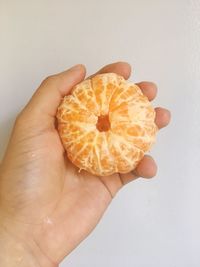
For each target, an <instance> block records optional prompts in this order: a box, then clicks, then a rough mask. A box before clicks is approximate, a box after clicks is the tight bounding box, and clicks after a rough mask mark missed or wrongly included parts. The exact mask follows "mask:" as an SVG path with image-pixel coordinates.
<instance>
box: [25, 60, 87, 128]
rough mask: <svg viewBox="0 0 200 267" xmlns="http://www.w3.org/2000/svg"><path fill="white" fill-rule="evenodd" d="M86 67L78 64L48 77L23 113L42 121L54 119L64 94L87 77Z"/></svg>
mask: <svg viewBox="0 0 200 267" xmlns="http://www.w3.org/2000/svg"><path fill="white" fill-rule="evenodd" d="M85 73H86V70H85V67H84V66H83V65H76V66H74V67H72V68H71V69H69V70H67V71H64V72H61V73H59V74H55V75H52V76H49V77H48V78H46V79H45V80H44V81H43V82H42V83H41V85H40V86H39V88H38V89H37V90H36V92H35V93H34V95H33V96H32V98H31V100H30V101H29V103H28V104H27V106H26V107H25V109H24V111H23V112H22V113H25V115H26V116H30V117H31V118H33V117H34V118H37V119H38V120H39V122H40V124H41V123H42V121H45V120H46V121H47V122H50V120H51V121H54V119H55V115H56V112H57V107H58V105H59V103H60V101H61V99H62V97H63V96H64V95H66V94H67V93H69V91H70V90H71V88H72V87H73V86H74V85H76V84H77V83H79V82H81V81H82V80H83V79H84V77H85Z"/></svg>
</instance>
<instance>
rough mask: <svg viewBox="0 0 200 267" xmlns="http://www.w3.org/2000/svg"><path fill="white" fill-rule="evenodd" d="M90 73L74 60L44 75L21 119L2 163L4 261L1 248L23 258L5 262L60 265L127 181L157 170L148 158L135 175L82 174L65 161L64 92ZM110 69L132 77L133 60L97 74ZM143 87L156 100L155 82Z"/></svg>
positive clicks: (160, 121)
mask: <svg viewBox="0 0 200 267" xmlns="http://www.w3.org/2000/svg"><path fill="white" fill-rule="evenodd" d="M85 72H86V71H85V68H84V66H82V65H77V66H76V67H74V68H72V69H70V70H68V71H65V72H63V73H60V74H56V75H53V76H50V77H48V78H47V79H45V80H44V81H43V82H42V84H41V85H40V87H39V88H38V89H37V91H36V92H35V94H34V95H33V97H32V98H31V100H30V102H29V103H28V104H27V105H26V107H25V108H24V109H23V110H22V112H21V113H20V114H19V115H18V117H17V119H16V122H15V126H14V128H13V132H12V136H11V138H10V142H9V144H8V148H7V151H6V153H5V157H4V159H3V161H2V163H1V165H0V219H1V226H0V245H1V246H2V247H3V248H4V249H2V250H1V252H0V262H1V253H5V254H6V251H9V252H10V255H9V257H10V258H12V255H14V256H13V258H14V257H16V262H17V261H18V264H16V265H15V263H12V262H11V263H10V265H5V266H6V267H7V266H9V267H11V266H20V267H21V266H41V267H43V266H45V267H51V266H58V264H59V263H60V262H61V261H62V260H63V258H64V257H65V256H66V255H68V254H69V253H70V252H71V251H72V250H73V249H74V248H75V247H76V246H77V245H78V244H79V243H80V242H81V241H82V240H83V239H84V238H85V237H86V236H87V235H88V234H89V233H90V232H91V231H92V230H93V229H94V227H95V226H96V224H97V223H98V221H99V220H100V218H101V217H102V215H103V213H104V211H105V210H106V208H107V207H108V205H109V204H110V202H111V200H112V198H113V197H114V196H115V194H116V193H117V191H118V190H119V189H120V188H122V186H123V185H124V184H126V183H128V182H130V181H132V180H134V179H136V178H138V177H146V178H150V177H153V176H154V175H155V174H156V164H155V162H154V160H153V159H152V158H151V157H150V156H145V157H144V158H143V159H142V161H141V162H140V163H139V165H138V166H137V168H136V169H135V170H134V172H132V173H128V174H121V175H119V174H114V175H111V176H109V178H108V177H97V176H94V175H91V174H89V173H87V172H86V171H81V172H80V173H79V172H78V168H77V167H75V166H74V165H73V164H72V163H70V162H69V161H68V160H67V157H66V153H65V151H64V148H63V146H62V143H61V141H60V138H59V135H58V132H57V129H56V119H55V115H56V111H57V107H58V105H59V103H60V101H61V99H62V97H63V96H64V95H66V94H67V93H69V92H70V90H71V88H72V87H73V86H74V85H75V84H77V83H79V82H81V81H82V80H83V79H84V77H85ZM105 72H115V73H117V74H119V75H122V76H124V78H125V79H128V78H129V76H130V72H131V69H130V66H129V64H127V63H123V62H119V63H114V64H110V65H107V66H105V67H104V68H102V69H101V70H100V71H99V72H98V73H105ZM138 86H139V87H140V88H141V90H142V91H143V93H144V94H145V95H146V96H147V97H148V98H149V100H153V99H154V98H155V96H156V91H157V89H156V85H155V84H153V83H150V82H141V83H139V84H138ZM169 120H170V113H169V111H167V110H166V109H163V108H156V119H155V122H156V124H157V126H158V128H162V127H164V126H166V125H167V124H168V122H169ZM4 238H5V240H6V239H9V240H12V241H9V242H8V243H9V244H10V245H7V249H5V245H3V244H1V242H2V241H1V240H3V243H4V244H5V243H6V242H4ZM6 244H7V243H6ZM16 246H17V247H18V249H17V250H16V249H15V248H16ZM9 247H11V248H10V250H9V249H8V248H9ZM14 247H15V248H14ZM4 250H5V252H3V251H4ZM13 251H15V253H13ZM5 254H2V255H3V257H5ZM26 261H28V262H29V265H27V262H26ZM30 261H31V262H33V263H32V265H31V264H30Z"/></svg>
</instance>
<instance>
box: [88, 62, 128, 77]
mask: <svg viewBox="0 0 200 267" xmlns="http://www.w3.org/2000/svg"><path fill="white" fill-rule="evenodd" d="M109 72H113V73H116V74H118V75H121V76H123V77H124V79H126V80H127V79H128V78H129V77H130V75H131V66H130V64H128V63H127V62H116V63H112V64H109V65H106V66H104V67H103V68H101V69H100V70H99V71H97V72H96V73H95V74H93V75H91V76H90V77H89V78H92V77H94V76H95V75H97V74H102V73H109Z"/></svg>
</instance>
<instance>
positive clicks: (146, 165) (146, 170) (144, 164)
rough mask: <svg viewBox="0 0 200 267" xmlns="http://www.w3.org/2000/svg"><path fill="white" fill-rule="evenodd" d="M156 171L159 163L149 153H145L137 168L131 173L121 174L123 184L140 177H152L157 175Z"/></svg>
mask: <svg viewBox="0 0 200 267" xmlns="http://www.w3.org/2000/svg"><path fill="white" fill-rule="evenodd" d="M156 172H157V165H156V163H155V161H154V159H153V158H152V157H151V156H149V155H145V156H144V157H143V159H142V160H141V161H140V163H139V164H138V166H137V167H136V169H135V170H133V171H132V172H130V173H126V174H121V175H120V176H121V180H122V182H123V184H127V183H129V182H131V181H133V180H135V179H137V178H139V177H143V178H152V177H154V176H155V175H156Z"/></svg>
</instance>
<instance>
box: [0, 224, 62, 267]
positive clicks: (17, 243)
mask: <svg viewBox="0 0 200 267" xmlns="http://www.w3.org/2000/svg"><path fill="white" fill-rule="evenodd" d="M14 232H15V231H14V227H13V228H12V229H10V228H9V229H8V228H7V227H6V226H5V225H3V224H2V220H1V224H0V248H1V249H0V266H2V267H58V265H55V264H52V263H51V262H50V260H49V259H47V258H46V256H45V255H43V253H42V252H41V251H40V249H39V247H38V246H37V244H35V242H33V241H30V240H28V236H27V237H26V239H25V237H23V236H20V235H19V233H18V234H16V235H15V234H14ZM25 240H26V241H25Z"/></svg>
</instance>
